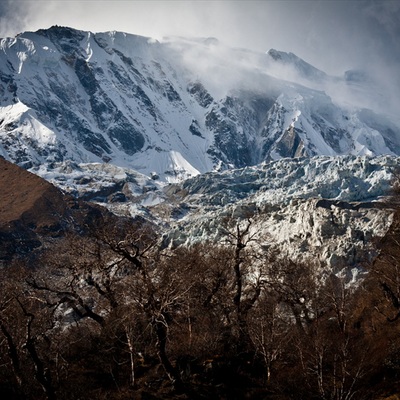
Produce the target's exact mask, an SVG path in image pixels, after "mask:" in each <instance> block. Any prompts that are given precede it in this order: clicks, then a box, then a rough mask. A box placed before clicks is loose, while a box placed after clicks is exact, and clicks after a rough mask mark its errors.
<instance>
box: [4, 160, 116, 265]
mask: <svg viewBox="0 0 400 400" xmlns="http://www.w3.org/2000/svg"><path fill="white" fill-rule="evenodd" d="M105 215H110V214H109V213H108V212H107V211H106V210H104V209H101V208H100V207H97V206H95V205H90V204H88V203H85V202H81V201H79V200H76V199H73V198H72V197H70V196H67V195H64V194H63V193H62V192H61V191H60V190H59V189H57V188H56V187H55V186H53V185H52V184H51V183H49V182H47V181H45V180H44V179H42V178H40V177H38V176H36V175H34V174H32V173H30V172H28V171H26V170H24V169H22V168H20V167H18V166H17V165H15V164H12V163H10V162H8V161H6V160H4V159H2V158H0V263H8V262H10V261H11V260H12V259H13V258H14V257H26V256H28V257H32V256H33V254H34V252H35V251H37V250H39V249H40V248H41V247H42V245H43V244H44V243H48V242H51V241H54V240H57V238H60V237H62V236H64V235H65V234H66V233H67V232H68V231H71V230H74V231H75V232H78V233H79V232H84V231H85V230H86V229H88V228H90V225H91V224H92V223H93V222H94V220H96V219H97V220H99V219H101V218H102V217H103V216H105Z"/></svg>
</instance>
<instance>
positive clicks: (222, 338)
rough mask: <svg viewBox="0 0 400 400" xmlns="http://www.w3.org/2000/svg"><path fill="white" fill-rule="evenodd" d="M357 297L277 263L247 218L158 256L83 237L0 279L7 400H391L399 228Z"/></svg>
mask: <svg viewBox="0 0 400 400" xmlns="http://www.w3.org/2000/svg"><path fill="white" fill-rule="evenodd" d="M395 221H397V222H395V223H394V225H393V229H392V230H391V232H390V233H389V234H388V236H387V238H385V240H384V241H383V242H382V250H381V255H380V257H379V258H378V260H376V261H375V263H374V264H373V265H372V266H370V267H369V268H370V273H369V274H368V278H367V279H366V280H365V281H364V282H363V285H361V286H360V287H359V288H357V289H354V288H353V289H351V288H348V287H347V286H346V285H345V284H344V281H343V280H341V279H339V278H337V277H335V276H330V277H325V278H324V279H323V280H321V277H318V276H317V272H318V266H315V265H298V264H295V263H293V262H291V261H290V260H282V259H277V258H276V257H274V255H272V254H268V253H267V252H266V251H265V248H264V247H262V246H258V240H259V239H258V238H257V237H256V236H255V235H252V234H251V232H252V230H251V221H250V220H249V221H244V222H242V223H236V222H235V221H228V222H227V224H226V226H225V227H224V231H225V233H226V241H225V243H222V244H220V245H215V244H211V243H206V244H203V245H198V246H195V247H192V248H179V249H176V250H173V251H171V250H166V249H161V248H159V247H158V243H159V238H158V237H157V235H156V234H155V232H154V231H153V230H152V229H151V228H150V227H149V226H147V225H145V224H143V223H132V222H129V221H127V220H124V221H122V222H121V221H120V222H119V223H118V224H116V223H115V220H113V221H112V222H107V221H106V220H103V221H102V222H101V223H98V225H96V226H93V227H92V228H93V230H92V234H91V235H90V236H79V235H76V234H73V235H69V236H68V237H67V238H66V239H64V240H63V241H60V242H58V243H57V244H53V245H52V246H51V247H50V248H49V249H48V251H47V252H45V253H44V254H43V255H42V257H41V258H40V260H38V262H37V265H36V266H35V267H26V265H24V264H23V263H22V264H21V262H16V263H14V265H10V266H8V267H5V268H3V269H2V270H1V271H0V273H1V275H2V276H1V279H0V285H1V291H0V293H1V298H0V338H1V339H0V357H1V364H0V393H1V394H2V398H7V399H42V398H43V399H87V398H91V399H106V398H107V399H132V398H138V399H141V398H142V399H156V398H159V399H161V398H179V399H213V398H215V399H242V398H243V399H244V398H251V399H265V398H271V399H337V400H340V399H343V400H344V399H379V398H381V399H384V398H396V395H397V394H398V393H399V388H398V378H399V372H400V362H399V355H400V339H399V323H400V318H399V316H400V283H399V282H400V274H399V273H400V264H399V261H398V260H399V251H400V246H399V244H400V232H399V228H398V221H399V218H398V216H397V218H396V219H395Z"/></svg>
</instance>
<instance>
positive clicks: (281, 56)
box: [267, 49, 327, 81]
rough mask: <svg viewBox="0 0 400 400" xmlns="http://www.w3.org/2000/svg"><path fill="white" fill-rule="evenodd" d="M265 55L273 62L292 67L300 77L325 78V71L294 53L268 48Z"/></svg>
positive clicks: (319, 79)
mask: <svg viewBox="0 0 400 400" xmlns="http://www.w3.org/2000/svg"><path fill="white" fill-rule="evenodd" d="M267 55H268V56H269V57H270V59H272V60H273V62H277V63H280V64H283V65H285V66H288V67H293V68H294V69H295V71H296V72H297V73H298V74H299V75H300V76H301V77H302V78H306V79H311V80H317V81H321V80H324V79H326V78H327V75H326V73H325V72H323V71H321V70H319V69H318V68H315V67H313V66H312V65H311V64H309V63H308V62H306V61H304V60H303V59H302V58H300V57H298V56H296V54H294V53H290V52H289V53H287V52H285V51H279V50H275V49H270V50H268V52H267Z"/></svg>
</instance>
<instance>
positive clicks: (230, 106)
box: [0, 27, 400, 278]
mask: <svg viewBox="0 0 400 400" xmlns="http://www.w3.org/2000/svg"><path fill="white" fill-rule="evenodd" d="M0 49H1V51H0V155H1V156H3V157H4V158H6V159H8V160H10V161H13V162H15V163H17V164H19V165H21V166H23V167H25V168H27V169H30V171H32V172H34V173H35V174H37V175H40V176H42V177H44V178H45V179H47V180H48V181H50V182H52V183H54V184H55V185H56V186H58V187H60V188H62V189H63V190H64V191H65V192H68V193H71V194H73V195H75V196H76V197H80V198H83V199H86V200H91V201H97V202H100V203H103V204H106V205H107V207H108V208H110V209H111V210H112V211H114V212H116V213H118V214H124V215H125V214H130V215H141V216H143V217H145V218H147V219H150V220H152V221H153V222H155V223H156V224H157V225H158V226H159V227H160V228H161V229H162V233H163V235H164V244H165V246H175V245H179V244H182V243H190V242H196V241H201V240H207V239H212V240H219V239H220V231H219V227H220V226H221V224H222V223H223V221H224V220H225V219H226V218H233V219H238V220H240V219H241V218H246V217H247V216H249V215H250V216H251V217H252V219H253V221H254V225H253V228H254V229H256V230H257V231H258V232H259V233H260V236H261V237H262V240H266V241H267V242H268V247H270V248H271V247H272V248H274V247H276V246H277V247H279V249H280V251H281V252H284V253H285V252H286V253H287V254H289V256H290V257H294V258H300V259H302V258H304V257H314V258H316V259H319V260H320V261H321V262H322V263H324V264H325V265H328V266H329V267H331V268H334V269H336V271H338V270H340V269H341V268H343V267H346V266H347V265H350V266H354V265H356V264H357V263H359V262H360V261H361V260H362V259H363V258H364V257H366V256H368V255H369V254H370V252H371V251H373V246H371V243H372V239H375V238H377V237H381V236H383V235H384V234H385V232H386V231H387V229H388V227H389V225H390V222H391V213H392V210H390V208H388V207H387V206H379V205H378V204H377V203H376V202H375V201H376V200H378V199H379V198H381V197H382V196H385V195H386V194H387V193H388V190H389V188H390V182H391V180H392V173H393V172H394V171H396V170H398V167H399V164H400V162H399V160H400V158H399V157H398V156H399V155H400V122H399V120H398V117H397V116H396V114H394V113H393V112H392V111H391V107H389V106H387V103H385V97H384V96H383V95H382V93H381V89H380V87H379V85H378V84H377V81H376V80H375V79H374V78H373V77H371V76H369V75H368V74H366V73H365V72H363V71H360V70H352V71H347V72H346V73H345V74H344V75H343V77H332V76H329V75H327V74H326V73H324V72H323V71H320V70H319V69H317V68H315V67H314V66H312V65H310V64H308V63H307V62H305V61H304V60H302V59H301V58H299V57H297V56H296V55H294V54H292V53H284V52H281V51H278V50H274V49H271V50H269V51H268V52H266V53H256V52H253V51H248V50H244V49H232V48H228V47H226V46H224V45H223V44H221V43H219V42H218V40H216V39H214V38H205V39H187V38H176V37H174V38H167V39H165V40H164V41H163V42H158V41H154V40H152V39H149V38H145V37H139V36H135V35H128V34H125V33H121V32H106V33H97V34H93V33H90V32H83V31H77V30H74V29H71V28H63V27H52V28H50V29H47V30H39V31H37V32H26V33H23V34H20V35H18V36H17V37H16V38H5V39H2V40H1V42H0ZM350 278H351V277H350Z"/></svg>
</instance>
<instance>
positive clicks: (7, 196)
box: [0, 158, 64, 228]
mask: <svg viewBox="0 0 400 400" xmlns="http://www.w3.org/2000/svg"><path fill="white" fill-rule="evenodd" d="M63 209H64V206H63V196H62V194H61V192H60V191H59V190H58V189H56V188H55V187H54V186H53V185H51V184H50V183H48V182H47V181H45V180H44V179H42V178H40V177H38V176H36V175H34V174H32V173H30V172H28V171H26V170H24V169H22V168H20V167H18V166H17V165H15V164H12V163H10V162H8V161H6V160H4V159H2V158H0V226H2V227H3V228H6V226H7V225H9V224H10V223H11V222H15V221H18V220H21V221H24V222H25V223H26V224H28V225H30V226H31V227H33V226H35V227H40V226H46V225H47V226H49V225H53V224H57V219H58V218H57V216H58V215H59V214H60V212H61V213H62V212H63Z"/></svg>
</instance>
